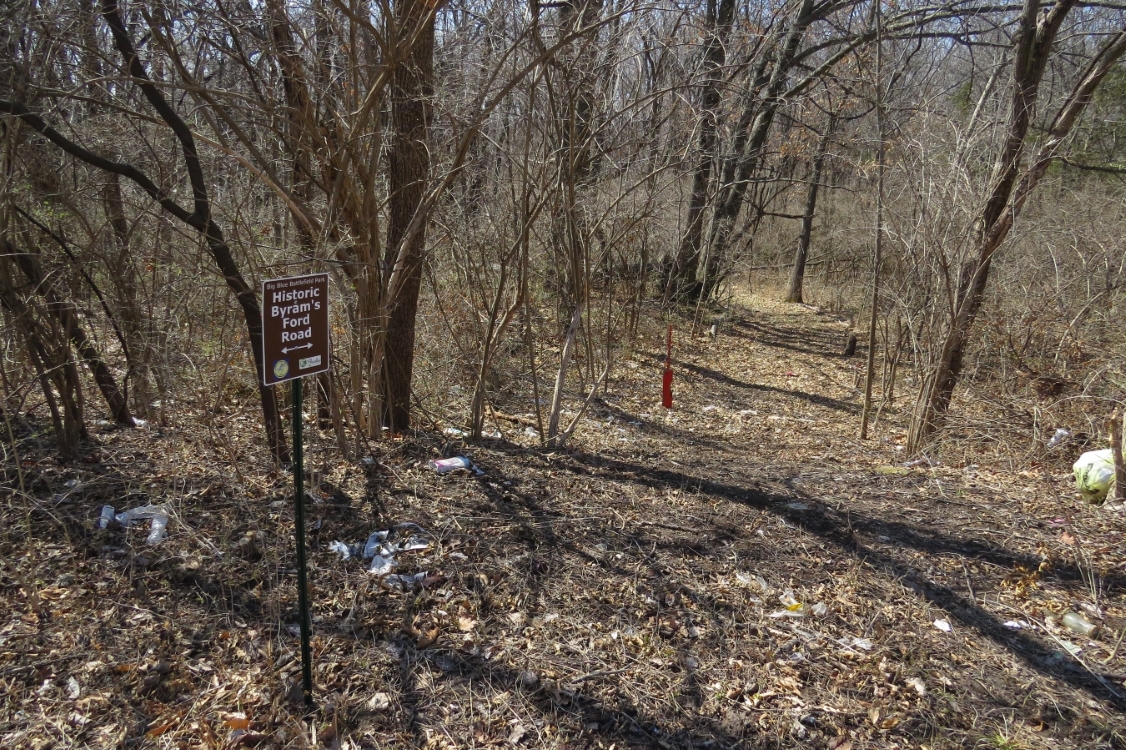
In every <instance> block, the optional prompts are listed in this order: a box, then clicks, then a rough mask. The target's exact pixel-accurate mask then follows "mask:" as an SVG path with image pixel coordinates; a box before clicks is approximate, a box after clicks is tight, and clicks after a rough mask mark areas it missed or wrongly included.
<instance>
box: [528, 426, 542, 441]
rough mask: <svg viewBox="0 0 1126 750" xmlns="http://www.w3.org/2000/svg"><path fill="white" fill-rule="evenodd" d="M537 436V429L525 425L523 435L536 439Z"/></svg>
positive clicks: (538, 434)
mask: <svg viewBox="0 0 1126 750" xmlns="http://www.w3.org/2000/svg"><path fill="white" fill-rule="evenodd" d="M539 436H540V433H539V430H537V429H536V428H535V427H525V428H524V437H530V438H535V439H537V440H538V439H539Z"/></svg>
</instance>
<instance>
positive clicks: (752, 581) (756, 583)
mask: <svg viewBox="0 0 1126 750" xmlns="http://www.w3.org/2000/svg"><path fill="white" fill-rule="evenodd" d="M735 580H736V581H738V582H739V583H740V584H742V585H743V586H746V587H747V588H752V589H756V590H758V591H760V592H761V593H763V594H765V593H766V592H767V591H768V590H769V589H770V586H769V585H768V584H767V582H766V579H765V578H763V577H762V576H760V575H757V574H754V573H743V572H742V571H736V573H735Z"/></svg>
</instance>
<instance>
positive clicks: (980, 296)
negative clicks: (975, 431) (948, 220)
mask: <svg viewBox="0 0 1126 750" xmlns="http://www.w3.org/2000/svg"><path fill="white" fill-rule="evenodd" d="M1075 5H1076V0H1062V1H1061V2H1060V3H1058V4H1056V5H1054V6H1052V7H1051V8H1050V9H1049V10H1048V11H1047V12H1046V13H1043V14H1040V12H1039V10H1040V3H1039V0H1026V1H1025V4H1024V8H1023V10H1022V12H1021V21H1020V24H1021V25H1020V34H1019V36H1018V38H1017V42H1016V55H1015V57H1014V61H1013V78H1014V80H1013V94H1012V102H1011V105H1010V108H1009V124H1008V127H1007V133H1006V137H1005V142H1004V144H1003V145H1002V147H1001V151H1000V154H999V156H998V160H997V164H996V167H995V169H994V178H993V188H992V190H991V191H990V195H989V199H988V200H987V201H986V203H985V206H984V207H983V208H982V211H981V214H980V217H979V220H978V227H979V230H978V238H977V243H976V247H975V250H974V254H973V257H972V259H971V260H970V261H968V262H967V263H966V264H965V265H964V266H963V267H962V269H961V273H960V276H959V279H958V284H957V289H956V295H957V296H956V297H955V308H954V315H953V317H952V320H951V321H950V325H949V328H948V330H947V333H946V336H945V338H944V340H943V342H942V348H941V349H940V351H939V355H938V357H937V359H936V361H935V364H934V365H933V367H932V368H931V371H930V373H928V375H927V377H926V379H925V380H924V384H923V388H922V389H921V390H920V393H919V397H918V400H917V402H916V406H915V414H914V416H913V418H912V421H911V429H910V431H909V433H908V436H907V450H908V451H909V452H910V453H917V452H918V451H920V450H922V448H923V447H925V445H926V444H927V443H928V442H929V441H930V440H931V439H932V438H933V436H934V435H935V434H936V433H937V432H938V431H939V430H941V429H942V426H943V424H944V422H945V418H946V413H947V411H948V410H949V408H950V402H951V399H952V397H953V394H954V388H955V387H956V386H957V384H958V380H959V378H960V377H961V374H962V363H963V360H964V358H965V353H966V345H967V344H968V342H969V341H970V333H971V330H972V328H973V324H974V321H975V320H976V319H977V315H978V313H979V312H980V311H981V306H982V303H983V301H984V299H985V290H986V287H987V284H988V282H989V271H990V269H991V267H992V263H993V256H994V255H995V254H996V252H997V250H998V249H999V248H1000V247H1001V245H1002V243H1004V241H1005V238H1006V237H1008V234H1009V231H1010V230H1011V229H1012V226H1013V222H1014V221H1015V220H1016V217H1017V216H1018V215H1019V214H1020V211H1021V209H1022V208H1023V206H1024V203H1025V201H1026V200H1027V199H1028V196H1029V195H1031V193H1032V191H1033V190H1034V189H1035V187H1036V185H1037V184H1038V183H1039V182H1040V179H1041V178H1042V177H1043V176H1044V174H1045V173H1046V172H1047V170H1048V165H1049V164H1050V163H1051V162H1052V160H1053V159H1054V158H1055V157H1056V154H1057V152H1058V151H1059V148H1060V145H1061V144H1062V143H1063V141H1064V139H1065V138H1067V136H1068V134H1069V133H1070V132H1071V129H1072V127H1073V126H1074V125H1075V122H1076V120H1078V118H1079V115H1080V114H1082V112H1083V110H1084V109H1085V108H1086V107H1087V104H1089V103H1090V101H1091V97H1092V95H1093V94H1094V92H1095V89H1096V88H1097V87H1098V85H1099V83H1101V82H1102V80H1103V78H1104V77H1105V76H1106V74H1107V73H1108V72H1109V71H1110V70H1111V68H1112V67H1113V66H1114V63H1115V62H1116V61H1117V60H1118V59H1119V58H1120V57H1121V56H1122V54H1123V53H1124V52H1126V31H1119V32H1118V33H1117V34H1115V35H1114V36H1113V37H1111V38H1110V40H1109V41H1107V42H1106V44H1105V45H1104V46H1103V47H1102V48H1101V49H1099V51H1098V52H1097V53H1096V54H1095V56H1094V57H1093V58H1092V60H1091V62H1090V64H1089V65H1088V66H1087V68H1086V70H1085V71H1084V72H1083V75H1082V76H1081V77H1080V79H1079V83H1077V84H1076V86H1075V88H1074V89H1073V90H1072V92H1071V94H1070V95H1069V96H1068V97H1067V99H1066V100H1065V101H1064V103H1063V106H1062V107H1060V110H1059V111H1058V112H1057V113H1056V116H1055V118H1054V119H1053V120H1052V125H1051V127H1050V128H1049V129H1048V135H1047V137H1046V138H1045V139H1044V140H1043V141H1042V145H1041V146H1040V149H1039V151H1038V153H1037V155H1036V158H1035V159H1033V160H1032V163H1031V166H1030V167H1029V168H1028V169H1027V170H1025V171H1024V172H1023V174H1022V173H1021V167H1022V161H1023V155H1024V146H1025V140H1026V138H1027V136H1028V131H1029V128H1030V124H1031V122H1032V117H1033V114H1034V112H1035V108H1036V98H1037V94H1038V92H1039V87H1040V82H1041V80H1042V78H1043V76H1044V70H1045V68H1046V67H1047V64H1048V61H1049V59H1050V57H1051V51H1052V46H1053V44H1054V42H1055V37H1056V33H1057V31H1058V30H1059V27H1060V25H1061V24H1062V23H1063V20H1064V18H1065V17H1066V15H1067V14H1068V12H1069V11H1070V10H1071V9H1072V8H1073V7H1074V6H1075ZM1018 179H1019V182H1018Z"/></svg>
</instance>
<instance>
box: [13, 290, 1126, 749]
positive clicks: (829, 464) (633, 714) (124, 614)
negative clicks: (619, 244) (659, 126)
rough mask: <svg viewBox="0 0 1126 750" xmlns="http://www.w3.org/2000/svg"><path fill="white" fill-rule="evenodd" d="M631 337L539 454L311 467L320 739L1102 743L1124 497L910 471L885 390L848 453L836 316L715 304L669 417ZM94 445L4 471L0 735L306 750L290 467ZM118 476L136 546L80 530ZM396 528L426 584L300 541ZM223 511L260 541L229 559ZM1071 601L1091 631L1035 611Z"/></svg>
mask: <svg viewBox="0 0 1126 750" xmlns="http://www.w3.org/2000/svg"><path fill="white" fill-rule="evenodd" d="M659 333H660V332H659V331H657V330H656V328H654V329H653V330H652V331H651V332H650V334H651V335H647V337H646V340H651V341H652V342H653V345H652V346H651V347H648V348H645V347H641V346H639V347H638V348H637V349H636V351H635V353H634V354H633V355H632V356H631V357H630V358H629V359H628V360H627V361H625V362H624V363H622V366H621V367H619V368H618V374H617V375H616V376H615V378H614V379H613V380H612V382H611V384H610V387H609V392H608V395H607V396H606V398H605V400H603V401H601V402H599V403H598V404H596V405H595V407H594V411H593V413H592V414H591V416H590V419H589V421H588V422H587V423H584V425H583V426H582V427H581V428H580V432H579V434H578V435H577V436H576V440H575V442H574V444H573V445H572V446H571V448H570V449H569V450H568V451H566V452H558V453H554V454H549V453H544V452H543V451H541V450H539V449H534V448H531V447H528V446H527V445H521V444H520V441H521V440H523V438H522V437H519V436H517V437H516V438H514V439H512V440H510V439H502V440H494V441H487V442H485V443H484V444H481V445H476V446H472V445H471V446H468V448H467V450H468V452H469V453H470V454H471V455H472V457H473V460H474V461H475V463H476V464H477V465H478V466H480V467H481V469H483V470H484V472H485V474H484V475H483V476H481V477H473V476H468V475H457V476H453V475H450V476H437V475H435V474H433V473H432V472H430V471H429V470H428V469H427V468H426V466H425V460H426V459H428V458H432V457H434V456H436V455H437V454H438V452H439V450H440V449H441V447H442V445H443V442H444V441H446V440H448V438H444V437H442V436H440V435H439V436H435V437H426V436H421V437H419V438H418V439H417V440H411V441H406V442H403V443H401V444H396V445H394V446H391V447H390V449H389V450H388V452H387V453H386V455H385V456H383V457H382V458H381V459H380V461H379V464H378V465H377V466H371V467H364V466H362V465H361V466H355V465H353V466H348V465H344V464H331V463H330V464H327V465H326V466H325V468H326V472H325V474H324V477H323V478H324V481H323V483H322V484H321V485H320V488H319V492H318V495H317V499H318V502H316V503H315V504H314V505H313V507H312V512H313V519H311V525H312V527H313V528H314V529H315V530H316V531H315V532H314V535H313V537H312V538H311V540H310V541H311V548H312V552H311V561H312V565H313V568H312V570H311V573H310V578H311V580H312V582H313V587H314V591H313V600H314V607H315V624H314V629H315V632H316V641H315V652H316V656H317V665H316V681H317V685H318V693H319V695H320V696H321V698H322V701H323V702H322V706H324V707H325V710H324V713H323V714H322V715H321V717H320V718H318V719H317V721H316V722H315V725H316V728H317V731H318V732H319V733H320V735H319V738H320V741H322V742H324V743H326V744H327V745H329V746H331V745H332V743H333V742H336V743H337V745H336V746H339V747H345V746H347V747H381V748H383V747H414V746H418V747H421V746H425V747H502V746H503V747H512V746H514V745H518V746H524V747H572V748H577V747H584V748H585V747H610V746H611V745H615V744H616V745H617V746H618V747H623V746H630V747H650V746H652V747H662V748H668V747H675V748H696V747H699V748H726V747H817V748H824V747H829V748H835V749H836V750H847V749H848V748H852V749H859V748H865V747H871V748H895V747H901V748H908V747H911V748H915V747H928V748H940V747H973V746H975V745H978V744H980V745H981V746H989V747H998V748H1000V747H1008V748H1041V747H1043V748H1058V747H1076V748H1094V747H1121V746H1122V745H1123V742H1124V739H1123V738H1124V737H1126V721H1124V719H1123V710H1124V709H1126V698H1124V697H1123V696H1124V695H1126V687H1124V686H1123V681H1124V680H1126V663H1124V660H1126V655H1124V654H1123V649H1120V648H1118V647H1117V646H1116V645H1115V642H1116V641H1117V640H1118V634H1119V633H1120V632H1121V630H1122V626H1123V624H1124V621H1126V617H1124V616H1126V610H1124V608H1123V583H1124V580H1123V570H1122V565H1121V558H1120V556H1119V555H1118V553H1117V549H1119V545H1120V543H1121V535H1120V534H1119V532H1118V531H1117V530H1116V529H1115V528H1114V527H1115V526H1116V525H1120V524H1117V523H1116V522H1117V521H1118V520H1119V519H1120V518H1121V509H1115V508H1101V509H1090V508H1087V507H1085V506H1081V505H1079V503H1078V502H1077V501H1076V500H1075V499H1073V497H1072V493H1071V491H1070V488H1069V487H1068V485H1067V483H1066V481H1065V479H1064V478H1063V477H1062V472H1061V471H1060V466H1061V465H1064V464H1066V461H1064V460H1063V459H1060V460H1057V461H1056V462H1055V463H1054V464H1049V463H1047V462H1044V463H1042V464H1041V465H1040V466H1033V467H1027V468H1026V469H1025V470H1024V471H1023V473H1020V472H1013V471H1008V470H1006V471H1002V470H1001V469H1000V468H998V469H997V470H992V471H991V470H989V469H988V468H987V467H986V466H984V465H982V466H975V465H973V464H970V465H963V461H962V458H961V456H959V458H958V461H957V462H951V463H946V462H943V463H942V464H941V465H938V466H921V467H912V468H905V467H904V466H903V463H904V460H905V459H904V458H903V455H902V451H901V448H900V447H901V445H902V442H903V425H902V419H903V417H902V415H901V414H898V413H896V412H895V411H894V410H892V411H888V412H886V413H885V414H884V415H883V418H882V422H881V424H880V425H879V426H878V427H877V429H876V430H875V433H874V434H875V436H874V438H873V439H872V440H870V441H866V442H865V443H864V444H861V443H860V442H859V441H858V440H857V439H856V437H855V435H856V432H857V428H858V422H859V404H860V394H859V392H858V390H857V388H856V387H855V382H856V374H855V373H856V368H858V367H860V366H861V359H860V355H858V356H857V358H855V359H845V358H843V357H841V356H839V355H838V352H839V351H840V350H841V349H842V348H843V346H844V343H845V339H846V337H847V327H846V326H845V325H844V324H843V323H842V322H841V321H839V320H836V319H835V318H833V317H832V316H828V315H822V314H818V313H817V312H816V311H813V310H811V309H810V308H807V307H802V306H792V305H779V304H775V303H770V302H768V301H765V300H762V299H760V298H755V297H746V298H744V299H743V300H741V305H740V306H739V307H737V308H736V309H735V310H734V311H733V312H732V313H731V314H730V316H729V318H728V319H727V320H726V321H725V322H724V323H722V324H721V325H720V327H719V337H718V340H717V341H715V342H710V341H709V340H708V339H707V337H706V336H700V337H699V338H685V339H684V340H682V341H679V343H678V347H677V350H676V351H675V352H674V369H675V370H676V380H675V384H674V389H675V397H676V402H675V409H674V410H673V412H672V413H671V414H665V413H664V412H663V410H662V409H661V408H660V405H659V399H660V382H661V381H660V371H661V368H662V367H663V337H662V336H660V335H659ZM678 338H679V335H678ZM500 406H501V407H502V408H504V409H505V411H509V412H512V411H516V409H514V408H513V407H511V406H509V405H505V404H501V405H500ZM504 426H507V425H504ZM519 429H520V430H522V429H523V427H520V428H519ZM97 439H98V441H99V442H100V447H99V448H98V451H97V459H98V463H93V464H88V465H84V466H82V467H80V468H78V469H76V468H74V467H55V466H53V464H52V462H51V461H50V460H47V459H43V460H41V461H39V462H38V463H34V464H29V465H27V466H26V467H25V475H26V476H25V482H27V486H28V487H29V488H30V490H29V492H28V493H27V494H26V495H21V494H19V493H12V494H11V495H10V497H11V498H12V500H11V502H12V505H13V507H14V508H16V509H17V510H18V511H19V514H20V515H21V516H23V517H26V518H27V519H28V526H27V528H28V529H31V531H30V532H28V531H26V530H21V529H23V528H24V527H17V528H13V529H12V530H9V531H8V532H7V534H6V536H5V537H4V540H3V549H0V553H2V554H3V559H4V567H3V583H4V586H5V592H6V596H7V599H8V601H9V602H10V604H11V608H12V611H13V612H16V613H17V614H16V615H14V616H13V617H12V618H11V619H10V620H9V622H8V623H7V625H6V626H5V627H4V628H3V630H2V631H0V638H2V643H0V652H2V653H0V675H2V679H3V680H4V682H5V684H4V686H3V687H4V689H6V692H7V695H8V698H7V699H6V703H5V705H4V714H3V716H2V717H0V719H2V722H3V723H2V725H0V744H3V745H5V746H11V747H16V746H21V747H22V746H36V743H37V742H38V746H46V745H47V744H51V743H55V746H82V745H86V746H105V747H110V746H115V745H119V744H126V743H130V744H133V745H134V746H153V747H157V746H168V747H172V746H175V745H176V744H177V743H185V745H186V746H193V745H196V746H215V747H218V746H220V745H221V744H222V743H223V742H224V741H226V740H227V739H228V738H229V735H230V734H231V733H232V731H235V730H237V729H238V728H239V727H242V726H243V725H242V724H241V723H239V722H240V721H241V720H238V719H232V718H231V717H232V716H233V715H234V714H233V713H232V712H236V711H241V712H243V713H244V714H245V715H246V717H247V718H248V720H249V721H250V722H252V723H251V725H250V729H251V731H252V733H255V737H256V741H260V742H261V745H260V746H269V745H274V746H285V747H300V746H304V745H303V744H302V743H305V742H307V740H308V737H309V731H308V729H307V728H303V725H302V724H301V723H300V721H299V713H300V712H299V710H298V708H299V707H298V706H296V705H295V704H294V703H292V702H291V701H289V700H288V699H287V698H286V690H287V688H288V687H289V686H290V685H292V683H293V681H294V680H295V679H296V677H297V675H298V674H299V672H298V669H297V664H296V662H295V661H294V655H295V649H296V639H295V638H294V637H293V635H292V634H291V627H292V624H293V622H294V619H293V617H294V606H295V595H294V593H293V583H294V580H293V579H294V574H293V570H292V550H291V547H292V523H291V518H290V512H289V510H288V503H287V500H286V498H287V495H286V486H287V485H286V480H285V478H284V477H269V476H267V475H266V474H265V473H259V474H254V473H248V474H247V481H246V482H245V483H244V484H243V485H235V484H234V483H233V479H232V477H231V476H230V471H229V470H227V469H225V468H224V467H222V466H219V465H217V464H216V463H215V462H211V463H207V462H199V463H191V464H188V463H185V462H182V461H179V460H177V456H182V455H184V451H185V446H184V443H183V441H185V440H187V439H200V436H194V437H193V436H189V435H186V434H184V435H179V434H178V435H171V434H167V435H165V436H163V437H162V436H158V435H156V434H155V433H144V432H142V433H126V432H118V431H111V432H105V433H103V434H101V435H99V436H98V437H97ZM447 447H448V446H447ZM315 455H316V454H315V450H314V456H315ZM1049 469H1050V470H1049ZM244 471H246V472H249V470H246V469H244ZM72 479H73V480H77V484H76V485H74V486H73V487H72V489H71V491H70V494H69V495H68V496H67V497H66V500H65V502H62V503H59V502H55V501H52V500H51V498H53V497H55V496H56V495H57V493H59V492H67V490H66V485H65V482H66V481H70V480H72ZM12 480H13V477H12V472H9V474H8V481H9V482H11V481H12ZM74 487H76V488H77V489H74ZM126 491H130V492H133V493H134V497H133V498H132V500H135V501H137V502H140V501H143V500H153V501H162V502H170V503H172V504H173V505H174V507H175V508H176V511H177V515H178V521H177V523H176V524H174V526H173V533H172V536H171V537H170V538H169V539H168V540H166V542H165V543H163V544H162V545H161V546H160V547H157V548H146V547H144V545H143V543H142V541H143V538H144V533H143V532H141V531H128V532H126V531H124V530H120V529H117V530H113V529H111V530H107V531H95V530H94V529H93V524H92V514H94V513H96V506H97V505H98V504H99V503H100V502H103V501H106V499H107V498H110V497H119V496H120V495H121V494H122V493H123V492H126ZM119 504H121V505H124V504H125V503H124V501H122V502H120V503H119ZM405 521H410V522H415V523H418V524H421V525H422V526H423V527H425V528H426V529H427V530H429V531H430V532H431V535H432V538H431V541H432V544H431V546H430V548H429V549H427V550H424V551H419V552H413V553H404V554H403V555H402V556H401V559H400V563H401V567H400V569H399V572H400V573H415V572H423V571H425V572H426V573H427V574H428V575H429V579H428V585H427V586H426V587H425V589H423V590H421V591H417V592H412V593H402V592H398V591H394V590H390V589H388V588H387V587H386V586H381V585H380V583H379V582H378V580H377V579H375V578H374V577H371V576H369V575H368V574H367V573H365V572H364V571H363V569H362V568H361V567H360V565H359V564H358V563H357V562H356V561H347V562H341V561H340V560H339V559H338V557H337V556H336V555H335V554H334V553H333V552H331V551H330V550H329V549H328V544H329V542H331V541H333V540H337V539H339V540H344V541H346V542H355V541H359V540H362V539H364V538H366V536H367V534H368V533H370V532H371V531H373V530H375V529H382V528H387V527H388V526H390V525H392V524H394V523H398V522H405ZM250 531H254V532H258V533H260V534H262V535H263V538H264V539H265V542H264V543H261V544H259V545H257V546H256V545H249V546H248V545H247V544H245V543H244V544H243V546H242V547H239V541H240V540H241V539H244V538H246V535H247V533H248V532H250ZM27 533H31V534H32V536H34V538H35V539H36V545H35V547H34V549H33V550H31V551H30V552H29V547H30V545H28V544H27V542H26V534H27ZM240 550H241V554H240ZM32 573H33V577H34V579H35V580H37V581H39V583H38V587H37V588H38V596H39V601H40V602H41V603H43V606H42V607H41V608H40V613H38V614H37V613H36V612H35V611H34V609H33V608H32V607H31V598H30V596H29V593H28V589H29V588H30V585H29V584H28V583H27V581H28V580H29V576H31V575H32ZM68 576H69V577H68ZM787 605H789V606H787ZM1084 606H1087V607H1089V608H1098V609H1097V610H1095V611H1089V610H1088V609H1084ZM1066 610H1076V611H1079V612H1082V613H1084V614H1085V615H1086V616H1087V617H1089V618H1090V619H1092V620H1094V621H1096V622H1098V623H1100V624H1101V625H1102V626H1103V633H1102V634H1101V635H1100V636H1099V640H1089V639H1086V638H1082V637H1080V636H1077V635H1075V634H1073V633H1070V632H1068V631H1065V630H1061V629H1060V628H1059V627H1058V626H1056V625H1054V624H1052V620H1051V618H1053V617H1055V616H1056V615H1059V614H1061V613H1062V612H1064V611H1066ZM1076 650H1078V653H1077V654H1074V653H1072V652H1074V651H1076ZM71 678H74V680H75V681H76V682H77V684H78V685H79V688H78V690H77V692H78V697H77V698H72V697H71V695H72V694H73V693H74V692H75V690H74V689H73V687H72V686H71V684H70V679H71ZM232 722H234V723H232ZM326 731H327V732H328V733H329V736H328V738H327V739H326V736H325V732H326ZM259 735H260V736H259ZM302 737H304V738H305V739H302ZM209 738H211V739H209ZM234 739H238V738H237V737H235V738H234ZM212 740H214V741H212ZM346 743H347V744H346Z"/></svg>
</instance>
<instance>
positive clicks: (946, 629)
mask: <svg viewBox="0 0 1126 750" xmlns="http://www.w3.org/2000/svg"><path fill="white" fill-rule="evenodd" d="M934 626H935V627H936V628H938V629H939V630H941V631H942V632H943V633H950V632H953V630H954V628H952V627H950V623H949V622H947V621H946V620H935V621H934Z"/></svg>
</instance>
